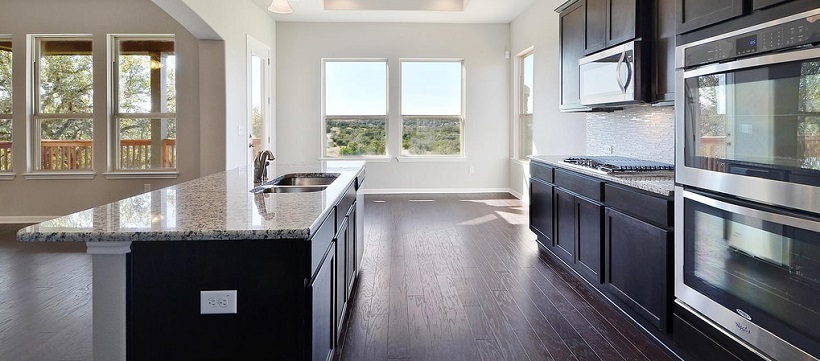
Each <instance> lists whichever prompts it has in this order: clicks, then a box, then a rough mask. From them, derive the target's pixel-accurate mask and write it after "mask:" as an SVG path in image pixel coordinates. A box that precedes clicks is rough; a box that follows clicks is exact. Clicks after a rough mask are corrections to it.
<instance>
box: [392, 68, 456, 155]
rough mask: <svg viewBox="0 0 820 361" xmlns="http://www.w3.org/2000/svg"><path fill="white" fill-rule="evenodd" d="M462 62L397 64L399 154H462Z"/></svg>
mask: <svg viewBox="0 0 820 361" xmlns="http://www.w3.org/2000/svg"><path fill="white" fill-rule="evenodd" d="M462 74H463V71H462V61H461V60H457V61H451V60H447V61H402V62H401V122H402V136H401V139H402V141H401V155H402V156H454V155H455V156H458V155H461V154H463V153H462V151H463V147H462V133H463V132H462V129H463V125H464V116H463V109H464V106H463V101H464V97H463V78H462Z"/></svg>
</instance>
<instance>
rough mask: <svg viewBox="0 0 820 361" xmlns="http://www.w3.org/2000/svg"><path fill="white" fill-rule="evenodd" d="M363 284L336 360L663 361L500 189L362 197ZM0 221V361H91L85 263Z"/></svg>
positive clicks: (74, 249) (69, 249)
mask: <svg viewBox="0 0 820 361" xmlns="http://www.w3.org/2000/svg"><path fill="white" fill-rule="evenodd" d="M365 202H366V203H365V242H366V244H367V249H366V253H365V257H364V260H363V265H362V271H361V278H360V280H359V283H358V286H357V288H356V291H355V292H356V295H355V300H354V301H353V302H352V305H351V309H350V314H349V316H348V318H349V322H348V324H347V328H346V331H345V334H344V339H343V341H342V344H341V345H340V350H339V352H337V354H336V358H337V359H338V360H345V361H346V360H355V361H359V360H389V359H406V360H445V361H456V360H479V359H481V360H515V361H519V360H533V361H534V360H574V359H577V360H607V361H609V360H669V359H670V357H669V356H668V355H667V354H666V353H665V352H664V351H663V350H662V349H661V348H659V347H658V346H657V345H656V344H655V343H654V342H652V341H651V340H650V338H648V337H647V336H645V335H644V334H643V333H642V332H641V331H640V330H639V329H637V328H636V327H635V326H634V325H632V323H630V321H628V320H627V319H626V318H625V317H624V316H622V315H621V314H620V313H618V312H617V311H616V310H615V309H614V308H613V307H612V306H611V305H610V304H609V303H607V302H605V301H604V300H602V299H601V298H600V296H599V295H598V294H596V293H595V292H594V291H592V290H591V289H590V288H589V287H588V286H586V285H584V284H582V283H581V282H580V281H578V280H577V279H576V278H575V277H574V276H573V275H571V274H569V273H568V272H567V271H566V270H564V269H563V268H561V267H560V266H559V265H557V264H555V263H554V261H552V260H550V259H545V258H542V257H539V254H538V250H537V247H536V245H535V241H534V239H535V236H534V235H533V234H532V233H530V232H529V230H528V224H527V222H528V217H527V209H526V207H523V206H522V205H521V202H520V201H518V200H517V199H515V198H513V197H511V196H510V195H508V194H470V195H368V196H366V197H365ZM20 227H22V225H0V360H38V361H39V360H90V358H91V258H90V256H88V255H87V254H85V245H84V244H81V243H70V244H69V243H62V244H57V243H50V244H43V243H20V242H16V241H15V239H14V236H15V233H16V231H17V230H18V229H19V228H20Z"/></svg>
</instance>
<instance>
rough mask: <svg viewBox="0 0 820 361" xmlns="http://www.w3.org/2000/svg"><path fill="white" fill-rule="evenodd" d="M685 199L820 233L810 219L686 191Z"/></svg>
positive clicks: (819, 226)
mask: <svg viewBox="0 0 820 361" xmlns="http://www.w3.org/2000/svg"><path fill="white" fill-rule="evenodd" d="M683 198H684V199H691V200H693V201H695V202H698V203H701V204H705V205H707V206H710V207H713V208H717V209H720V210H723V211H727V212H731V213H736V214H740V215H744V216H749V217H754V218H757V219H762V220H764V221H769V222H772V223H777V224H783V225H787V226H791V227H796V228H801V229H805V230H808V231H813V232H820V222H817V221H813V220H810V219H804V218H798V217H792V216H788V215H785V214H778V213H772V212H767V211H763V210H758V209H754V208H749V207H744V206H741V205H737V204H734V203H728V202H724V201H721V200H718V199H715V198H711V197H707V196H704V195H702V194H698V193H694V192H691V191H686V190H684V191H683Z"/></svg>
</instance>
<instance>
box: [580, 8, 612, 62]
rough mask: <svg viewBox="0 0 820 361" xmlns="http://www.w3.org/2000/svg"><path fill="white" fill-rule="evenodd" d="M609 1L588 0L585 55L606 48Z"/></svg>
mask: <svg viewBox="0 0 820 361" xmlns="http://www.w3.org/2000/svg"><path fill="white" fill-rule="evenodd" d="M607 2H608V1H607V0H586V21H585V25H584V29H585V30H586V31H585V33H584V40H585V41H584V54H587V55H588V54H592V53H594V52H596V51H598V50H601V49H603V48H605V47H606V38H607V26H606V24H607Z"/></svg>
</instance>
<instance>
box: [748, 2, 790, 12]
mask: <svg viewBox="0 0 820 361" xmlns="http://www.w3.org/2000/svg"><path fill="white" fill-rule="evenodd" d="M786 1H791V0H754V1H752V10H758V9H762V8H765V7H768V6H772V5H775V4H780V3H784V2H786Z"/></svg>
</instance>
